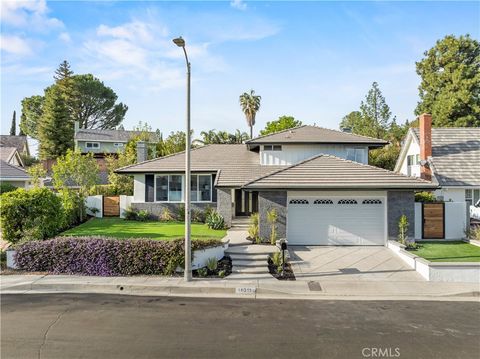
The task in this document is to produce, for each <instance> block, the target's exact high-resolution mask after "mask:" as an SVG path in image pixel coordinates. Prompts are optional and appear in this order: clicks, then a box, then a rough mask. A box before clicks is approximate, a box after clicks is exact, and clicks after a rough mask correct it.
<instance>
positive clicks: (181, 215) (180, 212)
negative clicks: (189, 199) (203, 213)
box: [177, 203, 185, 222]
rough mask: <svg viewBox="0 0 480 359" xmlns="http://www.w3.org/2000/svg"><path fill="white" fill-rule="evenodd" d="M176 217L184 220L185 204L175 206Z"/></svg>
mask: <svg viewBox="0 0 480 359" xmlns="http://www.w3.org/2000/svg"><path fill="white" fill-rule="evenodd" d="M177 218H178V220H179V221H182V222H183V221H185V205H184V204H183V203H181V204H180V205H179V206H178V208H177Z"/></svg>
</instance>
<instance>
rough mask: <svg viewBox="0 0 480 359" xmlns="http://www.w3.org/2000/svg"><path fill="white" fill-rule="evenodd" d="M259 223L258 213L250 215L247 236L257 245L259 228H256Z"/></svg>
mask: <svg viewBox="0 0 480 359" xmlns="http://www.w3.org/2000/svg"><path fill="white" fill-rule="evenodd" d="M259 221H260V215H259V214H258V213H252V214H251V215H250V226H249V227H248V235H249V236H250V238H252V239H253V240H255V242H257V243H258V242H259V240H260V237H259V228H258V223H259Z"/></svg>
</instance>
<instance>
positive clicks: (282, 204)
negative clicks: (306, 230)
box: [258, 191, 287, 241]
mask: <svg viewBox="0 0 480 359" xmlns="http://www.w3.org/2000/svg"><path fill="white" fill-rule="evenodd" d="M272 208H275V209H276V210H277V214H278V220H277V235H278V239H280V238H286V237H287V191H260V192H258V213H259V214H260V220H259V231H260V238H262V239H263V240H264V241H269V240H270V230H271V227H270V224H269V223H268V221H267V212H268V211H269V210H271V209H272Z"/></svg>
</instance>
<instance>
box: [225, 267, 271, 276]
mask: <svg viewBox="0 0 480 359" xmlns="http://www.w3.org/2000/svg"><path fill="white" fill-rule="evenodd" d="M232 273H245V274H247V273H248V274H253V273H259V274H269V272H268V267H267V266H265V267H237V266H233V267H232Z"/></svg>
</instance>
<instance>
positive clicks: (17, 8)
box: [0, 0, 64, 31]
mask: <svg viewBox="0 0 480 359" xmlns="http://www.w3.org/2000/svg"><path fill="white" fill-rule="evenodd" d="M48 13H49V9H48V7H47V3H46V1H45V0H30V1H2V2H1V12H0V20H1V21H2V23H4V24H7V25H10V26H13V27H17V28H26V29H28V30H36V31H48V30H50V29H55V28H62V27H63V26H64V24H63V22H62V21H60V20H59V19H57V18H55V17H49V16H48Z"/></svg>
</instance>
